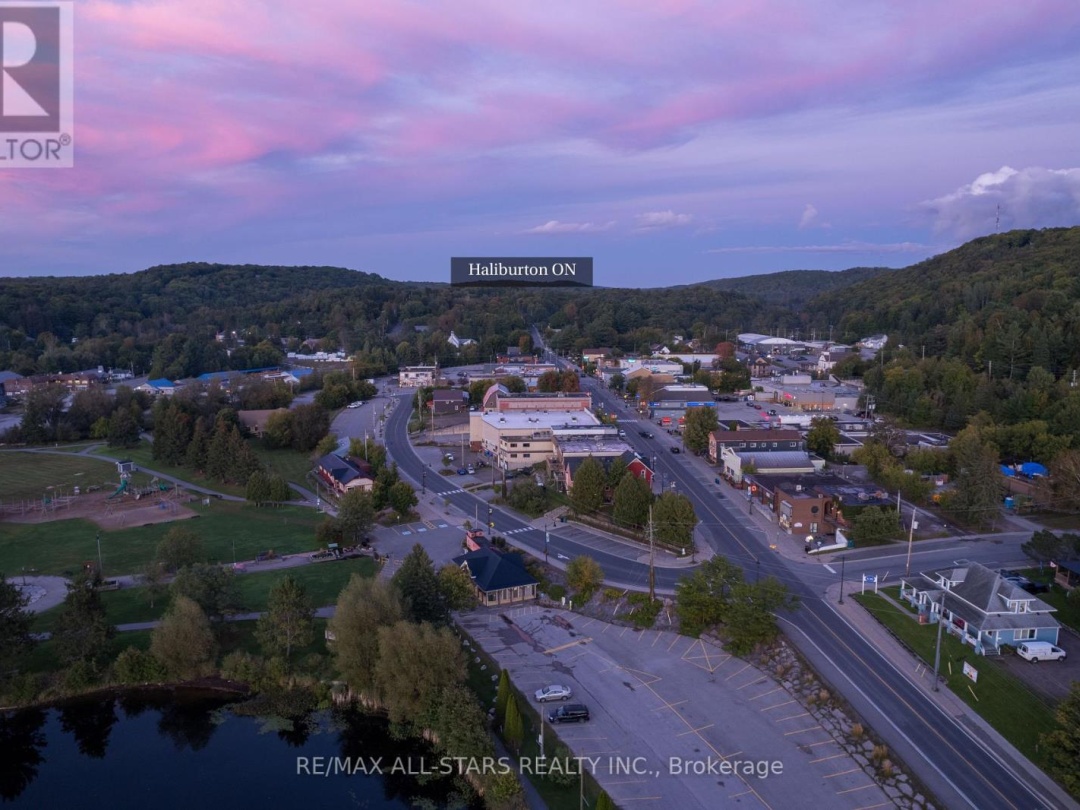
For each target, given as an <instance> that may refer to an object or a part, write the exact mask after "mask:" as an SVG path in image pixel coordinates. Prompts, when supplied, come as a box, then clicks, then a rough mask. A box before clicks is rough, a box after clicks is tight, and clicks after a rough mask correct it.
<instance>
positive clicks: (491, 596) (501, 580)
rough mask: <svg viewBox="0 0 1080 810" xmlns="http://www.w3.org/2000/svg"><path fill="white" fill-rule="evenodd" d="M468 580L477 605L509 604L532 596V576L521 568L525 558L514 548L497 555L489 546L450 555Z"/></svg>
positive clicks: (530, 598)
mask: <svg viewBox="0 0 1080 810" xmlns="http://www.w3.org/2000/svg"><path fill="white" fill-rule="evenodd" d="M454 564H455V565H459V566H461V568H463V569H464V570H465V573H467V574H468V575H469V577H470V578H471V579H472V583H473V586H474V587H475V588H476V598H477V599H479V600H480V604H481V605H491V606H495V605H511V604H514V603H516V602H528V601H530V600H532V599H535V598H536V586H537V585H538V584H539V583H538V582H537V581H536V578H535V577H533V575H532V574H530V573H529V572H528V571H526V570H525V561H524V560H523V559H522V557H521V554H519V553H518V552H516V551H508V552H506V553H504V554H500V553H499V552H497V551H495V550H494V549H491V548H481V549H479V550H478V551H470V552H469V553H468V554H462V555H461V556H460V557H454Z"/></svg>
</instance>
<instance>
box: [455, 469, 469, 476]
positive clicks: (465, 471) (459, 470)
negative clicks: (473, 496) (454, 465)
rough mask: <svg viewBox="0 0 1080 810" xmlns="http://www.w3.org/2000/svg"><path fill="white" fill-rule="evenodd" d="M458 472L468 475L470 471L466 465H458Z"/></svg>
mask: <svg viewBox="0 0 1080 810" xmlns="http://www.w3.org/2000/svg"><path fill="white" fill-rule="evenodd" d="M457 474H458V475H468V474H469V471H468V470H467V469H465V468H464V467H458V471H457Z"/></svg>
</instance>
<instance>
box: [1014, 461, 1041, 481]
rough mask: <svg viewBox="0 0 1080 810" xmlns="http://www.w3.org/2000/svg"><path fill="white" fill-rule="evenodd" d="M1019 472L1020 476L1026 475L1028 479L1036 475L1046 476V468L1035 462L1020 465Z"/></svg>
mask: <svg viewBox="0 0 1080 810" xmlns="http://www.w3.org/2000/svg"><path fill="white" fill-rule="evenodd" d="M1020 472H1021V474H1023V475H1026V476H1028V477H1029V478H1031V477H1034V476H1036V475H1042V476H1045V475H1046V474H1047V470H1046V467H1044V466H1043V465H1042V464H1039V463H1038V462H1036V461H1025V462H1024V463H1023V464H1021V465H1020Z"/></svg>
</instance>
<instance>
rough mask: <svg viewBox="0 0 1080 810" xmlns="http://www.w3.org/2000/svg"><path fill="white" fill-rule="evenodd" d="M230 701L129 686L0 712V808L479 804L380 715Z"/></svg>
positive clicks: (137, 809)
mask: <svg viewBox="0 0 1080 810" xmlns="http://www.w3.org/2000/svg"><path fill="white" fill-rule="evenodd" d="M227 706H228V701H227V700H223V699H222V698H221V697H219V696H210V695H207V694H206V693H180V692H178V693H173V692H167V691H133V692H123V693H120V694H118V695H106V696H94V697H92V698H82V699H78V700H73V701H70V702H65V703H62V704H58V705H56V706H54V707H51V708H42V709H27V710H21V711H18V712H8V713H3V714H0V806H11V807H18V808H35V809H36V808H53V807H59V808H65V810H66V809H68V808H83V807H87V808H89V807H94V808H98V807H108V808H110V810H128V809H129V808H130V810H146V808H147V807H154V808H185V809H186V808H192V807H238V808H239V807H260V808H261V807H301V806H303V807H331V806H333V807H364V808H406V807H415V806H428V807H450V806H456V807H470V806H477V807H478V806H480V805H479V802H478V800H477V799H476V797H475V795H474V794H471V793H466V790H467V789H466V788H464V787H463V786H462V785H461V784H460V783H459V782H456V781H455V780H454V779H453V778H449V777H445V776H441V775H438V774H437V771H438V768H437V756H436V755H435V754H434V753H433V752H432V751H431V749H430V748H428V747H427V746H426V744H425V743H424V742H423V741H420V740H416V739H405V740H402V739H396V738H395V737H394V736H392V735H391V733H390V729H389V727H388V724H387V722H386V721H385V720H384V719H382V718H380V717H376V716H372V715H367V714H363V713H360V712H355V711H333V712H321V713H316V714H313V715H311V716H309V717H308V718H307V720H306V721H305V722H302V723H297V724H293V723H288V722H284V721H281V720H268V719H264V718H253V717H242V716H237V715H234V714H232V713H231V712H230V711H229V710H228V708H227ZM320 758H321V759H320ZM376 759H378V764H377V765H376V764H375V760H376ZM395 766H396V767H395ZM343 771H348V772H343ZM462 796H464V797H465V798H464V799H463V798H462Z"/></svg>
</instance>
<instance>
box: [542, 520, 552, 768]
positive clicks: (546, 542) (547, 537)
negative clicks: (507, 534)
mask: <svg viewBox="0 0 1080 810" xmlns="http://www.w3.org/2000/svg"><path fill="white" fill-rule="evenodd" d="M550 543H551V531H550V530H548V529H544V562H545V563H546V562H547V561H548V545H549V544H550ZM540 722H541V724H542V723H543V722H544V713H543V712H540ZM542 734H543V732H541V735H542ZM540 747H541V748H543V745H541V746H540ZM541 756H543V754H541Z"/></svg>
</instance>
